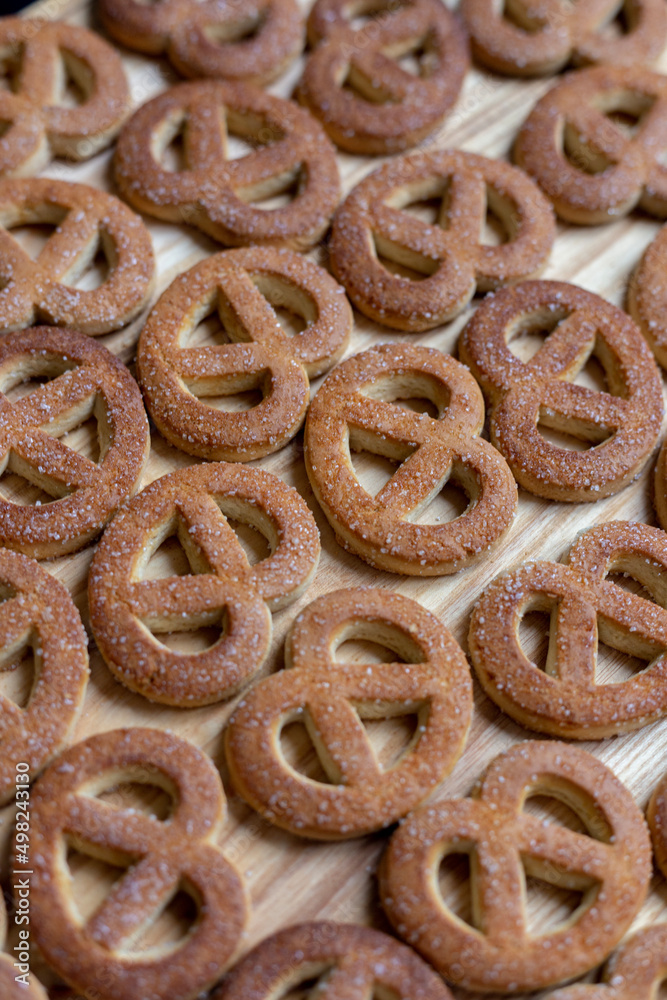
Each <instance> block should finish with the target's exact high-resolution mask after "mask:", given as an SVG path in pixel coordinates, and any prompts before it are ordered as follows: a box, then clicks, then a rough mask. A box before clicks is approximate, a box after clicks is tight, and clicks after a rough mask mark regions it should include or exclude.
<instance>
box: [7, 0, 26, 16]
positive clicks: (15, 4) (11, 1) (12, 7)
mask: <svg viewBox="0 0 667 1000" xmlns="http://www.w3.org/2000/svg"><path fill="white" fill-rule="evenodd" d="M27 6H28V0H0V14H13V13H14V12H15V11H17V10H20V9H21V7H27Z"/></svg>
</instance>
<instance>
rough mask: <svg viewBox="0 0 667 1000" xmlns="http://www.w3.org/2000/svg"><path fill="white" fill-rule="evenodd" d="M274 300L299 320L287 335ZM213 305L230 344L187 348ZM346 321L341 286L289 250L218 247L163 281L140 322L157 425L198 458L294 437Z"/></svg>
mask: <svg viewBox="0 0 667 1000" xmlns="http://www.w3.org/2000/svg"><path fill="white" fill-rule="evenodd" d="M272 305H276V306H279V305H284V306H286V307H287V308H289V309H290V311H291V312H293V313H295V314H297V315H300V316H301V317H302V318H303V319H305V320H306V323H307V326H306V329H305V330H304V331H303V332H302V333H299V334H297V335H295V336H293V337H290V336H288V335H287V334H286V333H285V332H284V331H283V329H282V327H281V326H280V323H279V322H278V318H277V316H276V313H275V311H274V309H273V308H272ZM215 311H217V313H218V315H219V316H220V319H221V321H222V323H223V325H224V327H225V331H226V332H227V333H228V334H229V337H230V339H231V341H232V343H230V344H222V345H215V346H204V347H199V346H197V347H192V346H190V345H189V343H188V341H189V338H190V336H191V335H192V333H193V331H194V330H195V328H196V327H197V324H198V323H199V322H201V320H202V319H203V318H204V316H206V315H209V314H210V313H212V312H215ZM351 329H352V310H351V309H350V307H349V304H348V302H347V299H346V297H345V294H344V293H343V289H342V288H340V286H339V285H337V284H336V282H335V281H334V280H333V279H332V278H331V277H330V276H329V275H328V274H327V272H326V271H324V270H323V269H322V268H320V267H317V265H316V264H313V263H312V262H311V261H308V260H305V259H304V258H303V257H300V256H298V255H297V254H295V253H292V252H291V251H288V250H277V249H274V248H272V247H267V248H261V247H251V248H248V249H240V250H230V251H227V252H226V253H222V254H216V255H214V256H212V257H208V258H207V259H206V260H204V261H202V262H201V263H200V264H197V265H196V266H195V267H193V268H191V270H190V271H187V272H186V273H185V274H181V275H179V277H178V278H177V279H176V280H175V281H174V282H173V283H172V284H171V285H170V287H169V288H168V289H167V291H166V292H165V293H164V294H163V296H162V298H161V299H160V300H159V302H158V303H157V305H156V306H155V308H154V309H153V311H152V312H151V314H150V316H149V318H148V321H147V323H146V325H145V327H144V329H143V330H142V333H141V338H140V340H139V351H138V355H137V367H138V372H139V381H140V382H141V386H142V389H143V391H144V396H145V399H146V403H147V406H148V410H149V412H150V414H151V416H152V418H153V420H154V421H155V423H156V424H157V427H158V428H159V430H160V431H161V432H162V434H163V435H164V436H165V437H166V438H167V439H168V440H169V441H171V443H172V444H174V445H176V447H177V448H181V449H182V450H183V451H186V452H188V453H189V454H191V455H199V456H200V457H201V458H206V459H209V460H210V459H215V460H224V461H241V462H248V461H251V460H252V459H255V458H260V457H261V456H262V455H269V454H271V452H274V451H277V450H278V449H279V448H282V447H283V446H284V445H285V444H287V442H288V441H290V440H291V438H293V437H294V435H295V434H296V432H297V431H298V429H299V427H300V426H301V424H302V423H303V419H304V417H305V415H306V410H307V409H308V404H309V403H310V387H309V383H308V378H309V376H310V377H312V376H315V375H320V374H321V373H322V372H324V371H327V370H328V369H329V368H331V367H332V366H333V365H334V364H335V363H336V361H337V360H338V359H339V358H340V356H341V355H342V353H343V351H344V350H345V347H346V345H347V342H348V340H349V335H350V331H351ZM246 389H260V391H261V393H262V397H263V398H262V401H261V402H260V403H259V404H258V405H256V406H254V407H253V408H252V409H250V410H244V411H241V412H231V411H225V410H219V409H217V408H215V407H213V406H209V405H207V403H206V397H207V396H219V395H223V394H229V393H234V392H239V391H242V390H246Z"/></svg>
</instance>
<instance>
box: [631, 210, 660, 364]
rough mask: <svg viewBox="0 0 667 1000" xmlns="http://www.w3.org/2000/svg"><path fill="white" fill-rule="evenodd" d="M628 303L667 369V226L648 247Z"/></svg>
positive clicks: (635, 318)
mask: <svg viewBox="0 0 667 1000" xmlns="http://www.w3.org/2000/svg"><path fill="white" fill-rule="evenodd" d="M627 304H628V312H629V313H630V315H631V316H632V318H633V319H634V321H635V323H636V324H637V326H638V327H639V329H640V330H641V332H642V333H643V334H644V336H645V338H646V340H647V341H648V344H649V347H650V348H651V350H652V351H653V354H654V355H655V359H656V361H657V362H658V363H659V364H660V365H662V367H663V368H667V226H664V227H663V228H662V229H661V230H660V232H659V233H658V235H657V236H656V238H655V239H654V240H653V242H652V243H651V244H649V246H648V247H647V248H646V250H645V251H644V254H643V256H642V259H641V260H640V262H639V264H638V266H637V268H636V269H635V272H634V274H633V275H632V277H631V278H630V281H629V283H628V295H627Z"/></svg>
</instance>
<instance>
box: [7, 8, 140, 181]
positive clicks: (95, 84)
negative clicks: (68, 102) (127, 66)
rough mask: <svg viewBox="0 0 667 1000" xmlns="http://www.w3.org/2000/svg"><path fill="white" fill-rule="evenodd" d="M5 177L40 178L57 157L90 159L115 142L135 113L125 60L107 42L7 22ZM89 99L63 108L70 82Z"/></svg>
mask: <svg viewBox="0 0 667 1000" xmlns="http://www.w3.org/2000/svg"><path fill="white" fill-rule="evenodd" d="M8 72H9V73H10V74H11V76H12V78H13V80H14V81H16V82H15V84H14V86H13V88H12V89H9V90H5V89H2V88H0V121H1V122H3V123H7V124H8V126H9V127H8V128H7V129H6V130H5V132H4V133H3V134H2V136H0V177H1V176H3V175H10V176H26V175H29V174H37V173H39V171H40V170H43V169H44V167H46V166H47V165H48V163H49V162H50V161H51V159H52V158H53V157H54V156H65V157H68V158H69V159H72V160H85V159H88V157H90V156H92V155H93V154H94V153H97V152H98V151H99V150H101V149H104V148H105V147H106V146H108V145H109V143H110V142H111V141H112V140H113V139H114V138H115V136H116V135H117V133H118V131H119V130H120V127H121V125H122V124H123V121H124V120H125V117H126V116H127V113H128V111H129V109H130V89H129V86H128V83H127V78H126V76H125V70H124V69H123V64H122V62H121V58H120V56H119V55H118V53H117V52H116V51H115V50H114V49H113V48H112V47H111V46H110V45H108V44H107V43H106V42H105V41H104V40H103V39H102V38H100V37H99V35H96V34H95V33H94V32H93V31H87V30H86V29H85V28H77V27H75V26H74V25H73V24H65V23H63V22H54V21H47V20H45V19H43V18H40V19H30V18H19V17H6V18H0V75H7V73H8ZM67 74H69V75H70V76H71V77H72V78H73V79H74V80H75V81H76V84H77V85H78V87H80V89H81V90H82V92H83V95H84V97H83V102H82V103H81V104H79V105H77V106H76V107H74V108H69V107H65V106H60V102H61V100H62V94H63V90H64V84H65V79H66V75H67Z"/></svg>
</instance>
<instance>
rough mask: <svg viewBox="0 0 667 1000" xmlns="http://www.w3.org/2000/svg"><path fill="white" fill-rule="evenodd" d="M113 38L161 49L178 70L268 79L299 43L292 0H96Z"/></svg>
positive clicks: (299, 28) (254, 80) (150, 50)
mask: <svg viewBox="0 0 667 1000" xmlns="http://www.w3.org/2000/svg"><path fill="white" fill-rule="evenodd" d="M98 10H99V13H100V18H101V20H102V24H103V25H104V27H105V28H106V29H107V31H108V32H109V34H110V35H111V36H112V38H115V39H116V41H118V42H121V44H122V45H127V47H128V48H130V49H136V50H138V51H139V52H148V53H151V54H155V55H158V54H160V53H162V52H164V53H166V54H167V56H168V57H169V59H170V60H171V62H172V63H173V64H174V66H175V67H176V69H177V70H178V71H179V73H181V74H182V75H183V76H188V77H200V76H213V77H219V78H221V79H225V80H245V81H246V82H247V83H255V84H258V85H262V84H266V83H270V82H271V81H272V80H274V79H275V78H276V77H277V76H280V74H281V73H282V72H283V70H284V69H286V68H287V66H288V65H289V64H290V63H291V62H292V60H293V59H296V57H297V56H298V55H299V53H300V52H301V50H302V48H303V43H304V34H305V32H304V27H303V21H302V19H301V12H300V8H299V5H298V3H296V2H295V0H250V2H245V3H243V5H241V4H239V3H235V2H234V0H207V2H205V3H201V2H198V0H162V3H159V4H144V3H140V2H139V0H100V3H99V5H98Z"/></svg>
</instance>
